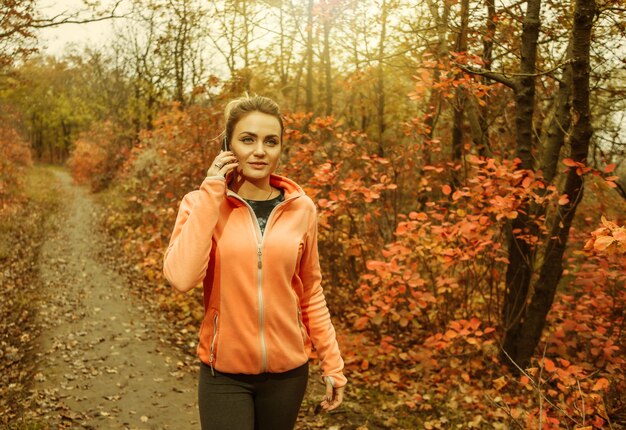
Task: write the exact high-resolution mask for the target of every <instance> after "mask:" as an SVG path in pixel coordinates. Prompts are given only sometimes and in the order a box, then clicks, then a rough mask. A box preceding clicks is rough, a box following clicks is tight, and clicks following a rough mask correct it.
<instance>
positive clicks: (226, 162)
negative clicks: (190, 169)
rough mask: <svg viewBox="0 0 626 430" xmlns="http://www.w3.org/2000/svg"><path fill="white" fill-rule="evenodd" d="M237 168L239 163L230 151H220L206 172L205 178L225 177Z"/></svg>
mask: <svg viewBox="0 0 626 430" xmlns="http://www.w3.org/2000/svg"><path fill="white" fill-rule="evenodd" d="M238 166H239V162H238V160H237V158H236V157H235V155H234V154H233V153H232V151H221V152H220V153H219V154H217V157H215V160H213V163H212V164H211V167H209V170H207V171H206V175H207V176H223V177H226V175H228V174H229V173H230V172H231V171H232V170H234V169H236V168H237V167H238Z"/></svg>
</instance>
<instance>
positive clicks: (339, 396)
mask: <svg viewBox="0 0 626 430" xmlns="http://www.w3.org/2000/svg"><path fill="white" fill-rule="evenodd" d="M343 392H344V387H341V388H334V387H333V386H332V384H331V383H330V381H326V394H325V395H324V400H322V403H321V405H322V408H324V410H326V411H332V410H333V409H335V408H337V407H338V406H339V405H340V404H341V402H343Z"/></svg>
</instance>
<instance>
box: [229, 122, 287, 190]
mask: <svg viewBox="0 0 626 430" xmlns="http://www.w3.org/2000/svg"><path fill="white" fill-rule="evenodd" d="M280 135H281V133H280V123H279V122H278V119H277V118H276V117H273V116H272V115H268V114H265V113H262V112H251V113H249V114H247V115H246V116H244V117H243V118H242V119H240V120H239V122H238V123H237V124H235V128H234V129H233V134H232V137H231V139H230V150H231V151H232V152H233V153H234V155H235V157H237V160H239V168H238V171H239V174H240V175H242V176H243V177H244V179H245V180H247V181H250V182H259V181H263V180H265V179H266V178H268V177H269V175H270V173H273V172H274V171H275V170H276V167H277V166H278V160H279V158H280V149H281V141H280Z"/></svg>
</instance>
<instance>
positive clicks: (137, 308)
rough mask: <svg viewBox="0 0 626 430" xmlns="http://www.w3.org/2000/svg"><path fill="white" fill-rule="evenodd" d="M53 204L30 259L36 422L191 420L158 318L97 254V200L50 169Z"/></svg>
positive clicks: (188, 392) (192, 410)
mask: <svg viewBox="0 0 626 430" xmlns="http://www.w3.org/2000/svg"><path fill="white" fill-rule="evenodd" d="M53 172H54V177H55V178H56V180H55V181H54V182H55V183H50V184H48V185H47V186H49V187H50V190H49V192H51V193H56V194H57V197H58V199H59V200H60V202H61V204H60V208H59V210H58V211H57V213H55V214H51V215H50V217H49V221H48V223H49V224H48V226H47V228H46V238H45V241H44V242H43V245H42V248H41V253H40V257H39V261H38V265H39V272H40V280H41V298H40V300H39V301H38V305H37V307H38V310H37V312H38V318H39V319H40V323H41V325H42V336H41V339H40V341H39V345H40V350H39V351H38V352H37V357H36V358H35V359H36V360H37V362H38V373H37V374H36V375H35V377H34V381H33V392H34V397H33V403H34V404H36V405H37V406H36V410H31V413H32V414H34V415H36V416H35V417H33V418H34V419H36V420H37V421H38V422H40V423H42V422H43V423H44V424H43V425H44V426H45V428H54V429H57V428H72V429H80V428H83V429H160V430H161V429H176V430H187V429H197V428H199V424H198V413H197V407H196V381H195V375H192V374H190V373H189V372H188V371H186V370H183V369H179V366H181V365H182V363H181V362H180V357H179V356H178V354H179V352H177V351H175V350H174V349H173V347H171V346H170V345H169V344H168V343H167V341H165V340H164V339H161V337H160V336H159V333H161V332H163V331H167V330H168V328H167V327H164V325H166V324H167V323H165V322H163V321H159V320H156V319H155V318H154V317H151V316H150V314H149V312H148V309H147V306H145V308H144V306H143V304H142V303H141V302H139V300H138V299H137V298H134V297H131V296H130V294H129V290H128V283H127V280H126V279H125V278H124V277H123V276H122V275H120V274H118V273H116V272H115V271H114V270H112V269H111V268H110V267H108V266H107V264H106V263H105V262H104V261H102V260H103V259H102V258H101V257H99V255H101V254H102V253H103V252H104V243H105V240H104V238H103V237H102V233H101V232H100V231H99V229H98V226H97V223H98V216H97V215H98V211H99V207H98V205H97V203H96V202H95V201H94V200H93V199H92V197H91V196H90V195H89V194H88V193H87V192H86V191H85V190H84V189H83V188H80V187H78V186H76V185H74V184H73V183H72V180H71V178H70V176H69V174H68V173H67V172H66V171H64V170H59V169H54V170H53Z"/></svg>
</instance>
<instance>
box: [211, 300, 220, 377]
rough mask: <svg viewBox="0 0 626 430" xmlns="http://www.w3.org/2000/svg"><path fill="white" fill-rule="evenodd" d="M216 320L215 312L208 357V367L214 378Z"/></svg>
mask: <svg viewBox="0 0 626 430" xmlns="http://www.w3.org/2000/svg"><path fill="white" fill-rule="evenodd" d="M217 319H218V314H217V312H215V316H214V317H213V339H212V340H211V351H210V352H211V354H210V356H209V366H211V374H212V375H213V376H215V371H214V370H213V360H214V359H215V340H216V339H217Z"/></svg>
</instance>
